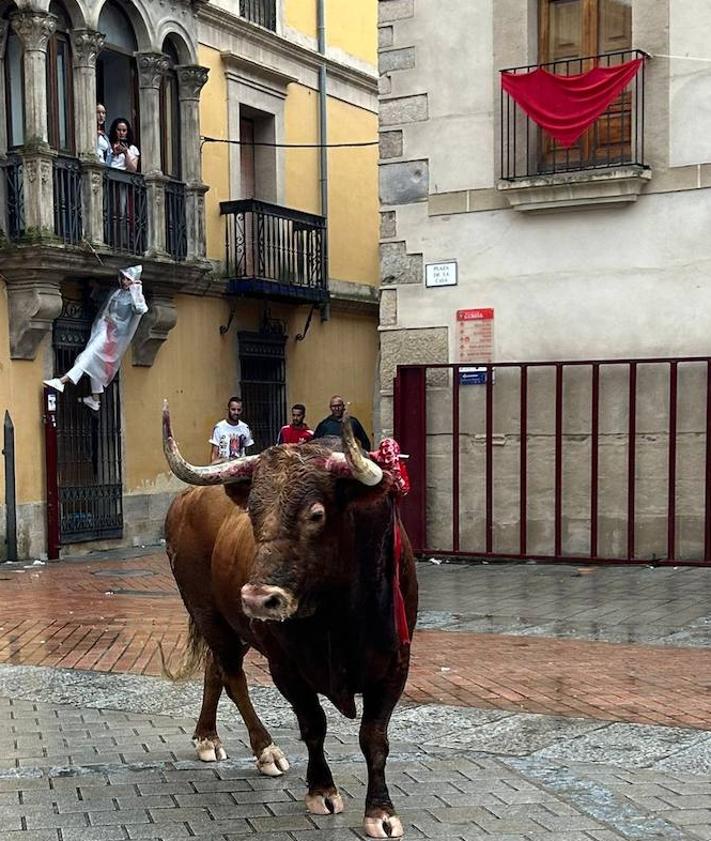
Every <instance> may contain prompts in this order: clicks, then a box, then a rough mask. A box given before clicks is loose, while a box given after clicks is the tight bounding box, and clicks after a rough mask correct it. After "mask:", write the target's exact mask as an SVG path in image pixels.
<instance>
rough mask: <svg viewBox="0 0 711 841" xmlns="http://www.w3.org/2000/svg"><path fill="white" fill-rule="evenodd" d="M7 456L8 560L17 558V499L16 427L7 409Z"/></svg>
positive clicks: (4, 453)
mask: <svg viewBox="0 0 711 841" xmlns="http://www.w3.org/2000/svg"><path fill="white" fill-rule="evenodd" d="M2 454H3V456H4V457H5V535H6V537H5V542H6V543H7V555H6V559H7V560H8V561H16V560H17V499H16V497H15V427H14V425H13V423H12V418H11V417H10V413H9V412H8V411H7V410H6V411H5V421H4V423H3V450H2Z"/></svg>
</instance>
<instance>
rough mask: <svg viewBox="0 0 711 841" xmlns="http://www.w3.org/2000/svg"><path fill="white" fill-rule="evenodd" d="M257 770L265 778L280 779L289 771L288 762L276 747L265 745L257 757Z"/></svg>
mask: <svg viewBox="0 0 711 841" xmlns="http://www.w3.org/2000/svg"><path fill="white" fill-rule="evenodd" d="M257 770H258V771H259V773H260V774H264V775H265V776H266V777H281V775H282V774H283V773H284V771H288V770H289V760H288V759H287V758H286V757H285V756H284V754H283V752H282V751H281V750H280V749H279V748H278V747H277V746H276V745H274V744H271V745H267V746H266V747H265V748H264V750H263V751H262V752H261V753H260V754H259V756H258V757H257Z"/></svg>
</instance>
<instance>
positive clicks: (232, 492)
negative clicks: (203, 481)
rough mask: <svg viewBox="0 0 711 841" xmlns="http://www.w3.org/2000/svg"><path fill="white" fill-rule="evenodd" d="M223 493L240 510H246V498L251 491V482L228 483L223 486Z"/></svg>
mask: <svg viewBox="0 0 711 841" xmlns="http://www.w3.org/2000/svg"><path fill="white" fill-rule="evenodd" d="M224 488H225V493H226V494H227V496H228V497H229V498H230V499H231V500H232V502H234V504H235V505H238V506H239V507H240V508H247V497H248V496H249V492H250V491H251V490H252V483H251V482H230V484H229V485H225V486H224Z"/></svg>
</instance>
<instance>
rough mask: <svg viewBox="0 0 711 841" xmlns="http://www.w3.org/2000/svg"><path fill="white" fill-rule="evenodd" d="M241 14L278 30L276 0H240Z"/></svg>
mask: <svg viewBox="0 0 711 841" xmlns="http://www.w3.org/2000/svg"><path fill="white" fill-rule="evenodd" d="M239 13H240V16H241V17H243V18H246V19H247V20H248V21H251V22H252V23H258V24H259V25H260V26H264V27H265V28H266V29H271V30H272V32H276V0H239Z"/></svg>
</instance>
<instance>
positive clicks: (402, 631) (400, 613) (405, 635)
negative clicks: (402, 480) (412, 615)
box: [393, 503, 410, 645]
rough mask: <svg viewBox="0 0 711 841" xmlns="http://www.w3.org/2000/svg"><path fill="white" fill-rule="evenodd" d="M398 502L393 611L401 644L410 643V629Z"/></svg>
mask: <svg viewBox="0 0 711 841" xmlns="http://www.w3.org/2000/svg"><path fill="white" fill-rule="evenodd" d="M397 508H398V507H397V503H396V504H395V506H394V507H393V611H394V613H395V627H396V629H397V635H398V638H399V640H400V645H409V644H410V629H409V628H408V627H407V614H406V613H405V599H404V598H403V596H402V590H401V589H400V563H401V561H402V532H401V530H400V517H399V516H398V510H397Z"/></svg>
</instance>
